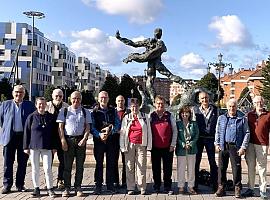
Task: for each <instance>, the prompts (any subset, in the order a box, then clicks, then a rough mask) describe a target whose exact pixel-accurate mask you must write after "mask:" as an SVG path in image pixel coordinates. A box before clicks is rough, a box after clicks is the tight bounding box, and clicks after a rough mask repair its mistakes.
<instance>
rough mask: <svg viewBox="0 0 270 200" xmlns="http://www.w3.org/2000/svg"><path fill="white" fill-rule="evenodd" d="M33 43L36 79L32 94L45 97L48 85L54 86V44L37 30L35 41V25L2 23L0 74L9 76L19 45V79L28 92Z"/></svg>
mask: <svg viewBox="0 0 270 200" xmlns="http://www.w3.org/2000/svg"><path fill="white" fill-rule="evenodd" d="M32 42H33V82H32V96H33V97H35V96H42V95H43V94H44V90H45V89H46V88H47V86H49V85H51V82H52V76H51V70H52V49H53V43H52V41H50V40H49V39H47V38H46V37H44V34H43V33H42V32H40V31H39V30H38V29H37V28H35V29H34V41H32V26H31V25H28V24H27V23H15V22H0V73H2V74H3V76H4V77H7V78H8V77H10V74H11V73H14V71H13V72H12V62H13V60H14V59H15V58H14V52H15V51H16V49H17V48H18V46H19V45H21V46H20V50H19V54H18V70H17V72H18V74H16V76H18V78H19V79H20V80H21V82H22V83H23V84H24V86H25V87H26V89H27V90H28V91H29V82H30V67H31V60H32V57H31V44H32Z"/></svg>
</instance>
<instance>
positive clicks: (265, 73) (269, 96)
mask: <svg viewBox="0 0 270 200" xmlns="http://www.w3.org/2000/svg"><path fill="white" fill-rule="evenodd" d="M262 77H263V78H264V79H263V80H261V83H262V87H259V90H260V94H261V96H263V98H264V99H265V100H266V105H267V108H268V109H270V56H269V57H268V60H267V61H266V65H265V67H263V68H262Z"/></svg>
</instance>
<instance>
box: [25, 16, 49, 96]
mask: <svg viewBox="0 0 270 200" xmlns="http://www.w3.org/2000/svg"><path fill="white" fill-rule="evenodd" d="M23 14H25V15H26V16H27V17H28V18H32V43H31V66H30V81H29V101H31V100H32V83H33V63H34V59H33V46H34V31H35V17H36V18H37V19H42V18H44V17H45V15H44V13H42V12H37V11H27V12H23Z"/></svg>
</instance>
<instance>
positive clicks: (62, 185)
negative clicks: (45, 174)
mask: <svg viewBox="0 0 270 200" xmlns="http://www.w3.org/2000/svg"><path fill="white" fill-rule="evenodd" d="M57 188H58V189H59V190H63V189H64V188H65V185H64V181H63V180H57Z"/></svg>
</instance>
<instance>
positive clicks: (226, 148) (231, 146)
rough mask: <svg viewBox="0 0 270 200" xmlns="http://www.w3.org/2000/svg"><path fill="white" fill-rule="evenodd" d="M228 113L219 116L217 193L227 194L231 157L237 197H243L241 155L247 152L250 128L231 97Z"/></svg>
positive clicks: (219, 195) (216, 142)
mask: <svg viewBox="0 0 270 200" xmlns="http://www.w3.org/2000/svg"><path fill="white" fill-rule="evenodd" d="M227 109H228V113H225V114H224V115H221V116H219V118H218V122H217V127H216V135H215V146H216V150H217V151H218V152H219V161H218V167H219V168H218V184H219V186H218V190H217V192H216V193H215V195H216V196H217V197H222V196H224V195H225V184H226V181H227V179H226V173H227V168H228V164H229V158H230V161H231V166H232V174H233V183H234V186H235V197H236V198H240V197H241V187H242V185H241V179H242V175H241V173H242V168H241V156H242V155H244V154H245V152H246V149H247V147H248V144H249V137H250V133H249V128H248V122H247V119H246V118H245V117H240V116H238V115H237V101H236V100H235V99H230V100H229V101H228V102H227Z"/></svg>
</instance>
